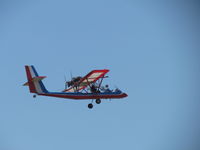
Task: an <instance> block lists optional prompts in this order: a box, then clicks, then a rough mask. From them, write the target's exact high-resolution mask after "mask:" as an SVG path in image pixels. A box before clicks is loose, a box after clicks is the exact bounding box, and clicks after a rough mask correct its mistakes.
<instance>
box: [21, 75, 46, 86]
mask: <svg viewBox="0 0 200 150" xmlns="http://www.w3.org/2000/svg"><path fill="white" fill-rule="evenodd" d="M44 78H46V76H38V77H34V78H32V80H30V81H28V82H26V83H24V84H23V86H28V85H29V82H35V81H37V82H38V81H41V80H43V79H44Z"/></svg>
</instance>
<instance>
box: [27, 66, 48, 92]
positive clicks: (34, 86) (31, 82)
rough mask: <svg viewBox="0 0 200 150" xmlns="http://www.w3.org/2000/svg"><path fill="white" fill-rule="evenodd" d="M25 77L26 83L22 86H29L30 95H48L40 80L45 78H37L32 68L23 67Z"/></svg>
mask: <svg viewBox="0 0 200 150" xmlns="http://www.w3.org/2000/svg"><path fill="white" fill-rule="evenodd" d="M25 70H26V75H27V79H28V82H26V83H25V84H24V86H29V90H30V92H31V93H37V94H41V93H48V91H47V90H46V88H45V86H44V84H43V83H42V80H43V79H44V78H46V77H45V76H39V75H38V73H37V71H36V70H35V67H34V66H25Z"/></svg>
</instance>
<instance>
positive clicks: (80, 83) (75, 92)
mask: <svg viewBox="0 0 200 150" xmlns="http://www.w3.org/2000/svg"><path fill="white" fill-rule="evenodd" d="M25 70H26V75H27V80H28V81H27V82H26V83H25V84H24V86H29V90H30V93H35V95H33V97H34V98H35V97H36V95H41V96H51V97H58V98H66V99H75V100H85V99H91V100H92V102H91V103H89V104H88V108H90V109H92V108H93V100H95V102H96V104H100V103H101V99H119V98H124V97H127V96H128V95H127V94H126V93H123V92H122V91H120V90H119V89H118V88H117V89H115V90H110V89H109V88H108V85H106V86H102V82H103V79H104V78H107V76H105V75H106V74H107V73H108V72H109V70H107V69H103V70H93V71H91V72H89V73H88V74H87V75H86V76H84V77H80V76H78V77H75V78H72V79H71V81H68V82H66V83H65V84H66V88H65V89H64V90H63V91H62V92H49V91H48V90H47V89H46V87H45V86H44V84H43V82H42V80H43V79H44V78H46V76H39V75H38V73H37V71H36V69H35V67H34V66H25Z"/></svg>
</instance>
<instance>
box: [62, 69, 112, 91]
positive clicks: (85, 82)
mask: <svg viewBox="0 0 200 150" xmlns="http://www.w3.org/2000/svg"><path fill="white" fill-rule="evenodd" d="M107 72H109V70H107V69H104V70H93V71H91V72H90V73H88V74H87V75H86V76H85V77H83V78H82V79H81V80H80V81H79V82H78V83H77V84H76V85H74V86H72V87H70V88H69V89H66V90H64V92H75V91H80V90H83V89H85V88H86V87H87V86H89V85H90V84H91V83H95V82H96V81H97V80H98V79H100V78H102V77H104V75H105V74H106V73H107ZM76 86H77V87H76Z"/></svg>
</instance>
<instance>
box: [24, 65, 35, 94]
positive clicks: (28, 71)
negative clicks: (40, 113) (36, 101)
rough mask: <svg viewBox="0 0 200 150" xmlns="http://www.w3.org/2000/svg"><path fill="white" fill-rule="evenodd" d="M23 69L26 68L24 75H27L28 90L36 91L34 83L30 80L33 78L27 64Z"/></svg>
mask: <svg viewBox="0 0 200 150" xmlns="http://www.w3.org/2000/svg"><path fill="white" fill-rule="evenodd" d="M25 69H26V75H27V79H28V85H29V90H30V92H31V93H37V92H36V89H35V85H34V83H33V81H32V80H33V78H32V76H31V72H30V69H29V66H25Z"/></svg>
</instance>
